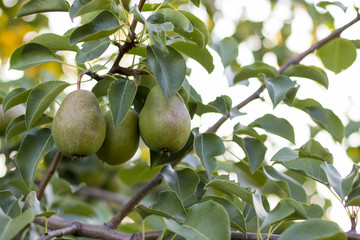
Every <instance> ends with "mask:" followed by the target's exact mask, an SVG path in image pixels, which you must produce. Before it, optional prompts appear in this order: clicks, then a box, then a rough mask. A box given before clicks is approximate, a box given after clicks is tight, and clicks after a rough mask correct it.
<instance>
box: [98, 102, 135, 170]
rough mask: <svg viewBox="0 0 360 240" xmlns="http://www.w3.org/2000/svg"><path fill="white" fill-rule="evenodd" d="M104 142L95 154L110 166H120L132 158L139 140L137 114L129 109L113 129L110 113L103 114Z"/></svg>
mask: <svg viewBox="0 0 360 240" xmlns="http://www.w3.org/2000/svg"><path fill="white" fill-rule="evenodd" d="M105 122H106V136H105V141H104V143H103V145H102V146H101V148H100V149H99V151H98V152H97V153H96V155H97V156H98V158H99V159H101V160H103V161H104V162H106V163H108V164H110V165H118V164H122V163H124V162H126V161H128V160H130V158H132V156H134V154H135V152H136V150H137V148H138V146H139V140H140V134H139V127H138V114H137V112H135V111H134V110H133V109H130V110H129V111H128V113H127V114H126V117H125V118H124V120H123V121H122V122H121V123H120V124H119V125H118V126H117V127H115V125H114V121H113V117H112V114H111V111H108V112H106V114H105Z"/></svg>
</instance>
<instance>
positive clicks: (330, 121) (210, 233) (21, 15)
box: [0, 0, 360, 240]
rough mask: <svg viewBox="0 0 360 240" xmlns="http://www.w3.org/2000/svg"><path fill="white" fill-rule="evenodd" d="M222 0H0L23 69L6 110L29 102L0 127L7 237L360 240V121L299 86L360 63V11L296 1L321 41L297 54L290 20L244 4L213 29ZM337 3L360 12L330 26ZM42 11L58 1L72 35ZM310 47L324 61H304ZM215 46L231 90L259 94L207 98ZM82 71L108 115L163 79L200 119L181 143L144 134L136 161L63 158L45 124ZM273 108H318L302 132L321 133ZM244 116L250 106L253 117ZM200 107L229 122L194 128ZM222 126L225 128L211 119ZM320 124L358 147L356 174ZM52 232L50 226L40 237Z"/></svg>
mask: <svg viewBox="0 0 360 240" xmlns="http://www.w3.org/2000/svg"><path fill="white" fill-rule="evenodd" d="M219 2H220V1H213V0H202V1H200V0H191V1H189V0H164V1H155V2H154V1H146V0H139V1H138V2H137V1H129V0H120V1H119V0H90V1H83V0H75V1H69V2H68V1H66V0H56V1H55V0H41V1H40V0H29V1H26V2H21V3H20V2H19V3H17V4H15V5H14V6H10V7H9V6H6V5H4V3H2V2H0V7H1V11H0V26H1V28H0V57H1V61H0V62H1V63H3V64H4V65H5V64H9V66H10V69H12V70H18V71H20V72H21V73H23V76H22V77H21V78H18V79H12V80H10V81H0V103H2V109H3V112H4V113H6V111H7V110H9V109H11V108H12V107H14V106H17V105H23V106H26V110H25V112H24V114H22V115H21V116H19V117H16V118H14V119H12V121H11V122H10V123H9V124H8V125H7V129H6V132H5V135H4V136H1V139H0V143H1V145H0V149H1V155H0V160H4V161H3V164H2V162H1V161H0V170H1V171H0V173H1V172H4V174H2V176H1V177H0V239H34V238H36V237H40V236H41V239H50V238H51V237H62V236H63V235H64V233H65V235H67V236H69V238H70V236H71V239H73V238H75V239H83V237H92V236H96V238H102V239H114V238H115V237H116V238H117V239H130V238H131V239H133V236H135V238H136V239H142V237H143V239H155V238H158V237H159V239H189V240H191V239H204V240H213V239H214V240H215V239H216V240H217V239H221V240H222V239H224V240H225V239H232V238H234V239H235V238H236V239H265V238H267V239H269V236H270V235H273V236H272V238H274V239H284V240H286V239H305V240H307V239H309V240H310V239H312V240H315V239H347V238H348V237H349V234H352V237H353V238H351V239H360V236H359V235H357V234H356V233H354V231H355V230H356V223H357V215H358V212H359V206H360V200H359V189H360V181H359V180H360V178H359V166H358V165H357V163H358V162H359V161H360V146H351V145H350V144H349V142H350V140H349V139H350V138H351V136H352V135H353V134H359V132H360V122H359V121H356V120H351V119H344V118H343V117H342V116H341V117H339V116H337V115H336V112H334V110H332V109H328V108H326V107H324V106H322V104H321V103H320V101H319V100H317V98H318V96H315V97H313V98H306V99H301V98H300V97H299V96H298V90H299V89H301V90H302V89H303V88H304V89H305V90H306V88H307V87H308V86H309V85H307V84H303V83H305V82H303V81H302V79H306V80H312V82H311V83H310V84H313V85H314V86H322V87H323V88H324V89H327V88H328V87H329V85H330V84H331V78H330V77H328V75H329V76H330V75H331V76H332V75H333V73H335V74H338V73H340V72H343V71H346V69H348V68H349V67H351V66H352V65H353V64H354V62H355V60H356V58H357V48H358V46H359V41H360V39H355V40H354V39H347V38H345V37H341V33H342V32H343V31H344V30H346V29H348V28H351V27H352V25H353V24H355V23H356V22H358V21H360V16H359V14H358V13H357V11H358V9H357V8H356V7H355V6H345V5H343V4H342V3H340V2H329V1H321V2H319V3H318V4H317V6H316V5H313V4H310V3H308V2H307V1H303V0H297V1H290V3H289V4H291V6H287V7H288V8H289V9H288V11H289V12H290V14H291V16H292V17H293V16H295V12H296V11H297V10H298V9H306V11H307V14H308V16H309V17H310V18H311V19H312V23H313V29H312V34H313V35H312V37H313V39H312V42H314V44H313V45H312V46H308V47H309V50H306V51H304V52H302V53H295V52H293V51H292V50H290V49H289V46H288V44H287V40H288V39H289V38H290V37H291V36H292V35H293V34H294V33H296V31H297V29H293V28H292V27H291V24H292V19H291V17H290V18H289V19H286V20H284V21H282V22H281V24H282V27H281V28H279V31H278V32H277V33H276V36H277V38H278V39H277V40H276V43H275V44H274V43H272V44H270V43H269V42H271V39H268V38H267V37H268V36H267V34H266V25H268V24H269V22H267V21H266V20H264V21H252V20H250V18H249V19H247V17H246V14H245V15H243V16H240V15H241V13H240V11H239V13H238V14H239V20H238V22H237V23H236V26H235V28H234V31H233V33H232V34H231V36H227V37H224V36H222V37H221V39H217V38H218V36H216V32H215V30H214V29H215V28H216V26H217V25H216V24H217V17H218V15H219V14H221V11H222V10H221V9H220V8H218V4H217V3H219ZM264 2H266V3H267V4H269V8H270V11H274V12H275V9H276V8H277V7H279V6H282V5H281V4H282V3H281V1H274V0H268V1H264ZM228 7H231V6H228ZM282 7H284V6H282ZM329 8H336V9H337V10H342V11H344V13H343V14H345V13H346V12H349V11H353V12H356V14H355V15H356V17H355V18H354V20H352V21H351V22H349V23H348V24H347V25H345V26H344V27H341V28H338V29H335V27H334V21H335V20H334V17H333V15H332V14H331V12H328V9H329ZM201 10H202V11H201ZM47 12H61V13H58V14H62V15H61V17H62V18H69V19H71V21H74V22H75V24H76V26H75V27H74V28H70V27H69V28H68V29H67V31H66V32H64V33H63V34H55V33H42V32H43V31H41V30H42V29H43V28H48V17H50V18H51V16H52V14H54V13H47ZM201 12H203V13H204V12H206V14H205V15H206V16H202V15H204V14H198V13H201ZM204 19H206V21H204ZM324 26H326V28H327V29H330V30H334V31H333V32H332V33H330V34H329V35H328V36H327V37H326V38H324V39H322V40H319V39H317V35H316V32H317V30H319V29H321V28H323V27H324ZM30 31H33V35H34V34H35V35H36V36H34V37H33V38H32V39H29V38H28V37H26V36H27V35H26V33H27V32H30ZM34 32H35V33H34ZM30 35H31V34H30ZM24 36H25V37H24ZM254 39H256V40H258V43H259V44H258V45H259V46H258V47H256V48H250V51H251V53H252V56H251V57H252V58H253V60H254V61H253V62H252V63H251V64H245V65H241V62H242V61H243V56H242V55H241V53H240V52H239V51H238V50H239V49H241V48H240V47H243V46H244V44H245V45H246V43H249V42H250V41H253V40H254ZM239 46H240V47H239ZM313 53H315V54H313ZM268 54H272V55H273V56H275V58H276V61H275V62H273V63H272V64H270V63H269V62H268V61H266V56H268ZM309 54H313V55H314V57H317V58H318V60H320V61H319V63H322V64H314V65H309V64H305V63H303V62H302V60H303V58H304V57H306V56H308V55H309ZM217 58H220V60H221V63H222V65H223V66H222V67H224V75H226V76H227V77H228V81H229V83H230V84H229V85H230V86H229V88H232V89H237V88H238V87H241V88H246V89H251V87H252V86H256V87H257V90H255V92H253V93H251V92H250V90H248V91H247V92H248V93H249V92H250V93H249V94H248V96H244V97H243V99H244V100H243V101H241V102H240V103H234V102H233V101H234V99H233V98H232V97H231V96H228V95H219V96H212V99H215V100H213V101H210V102H205V101H203V98H204V96H201V95H200V94H199V93H198V91H199V89H196V87H195V86H196V84H194V81H196V79H195V80H194V73H193V72H192V70H193V69H199V68H203V69H202V70H204V71H203V74H204V75H203V78H207V77H208V74H211V73H212V72H213V71H214V69H216V67H218V66H216V65H215V61H216V59H217ZM195 62H197V63H195ZM315 65H316V66H315ZM1 71H7V70H3V69H0V72H1ZM81 79H83V80H82V81H83V82H82V85H81V87H82V88H88V89H89V90H91V91H92V92H93V93H94V94H95V96H96V97H97V100H98V102H99V104H100V107H101V109H102V111H103V112H106V111H108V110H110V111H111V113H112V116H113V120H114V124H115V125H116V126H117V125H119V124H120V123H121V122H122V121H123V119H124V118H125V116H126V114H127V112H128V111H129V109H130V108H131V109H134V110H135V111H136V112H137V113H140V112H141V110H142V108H143V106H144V103H145V100H146V98H147V95H148V93H149V92H150V90H151V88H152V87H154V86H156V85H159V86H160V89H161V91H162V93H163V94H164V95H165V97H167V98H170V97H173V96H174V95H179V96H181V97H182V99H183V100H184V103H185V104H186V107H187V109H188V111H189V113H190V116H191V118H192V120H193V126H192V127H193V129H192V132H191V134H190V137H189V139H188V141H187V143H186V144H185V146H183V147H182V149H181V150H180V151H178V152H172V153H170V152H165V153H164V152H161V151H160V152H155V151H152V150H149V149H148V147H147V146H146V145H145V144H144V143H141V144H140V146H139V149H138V152H137V154H136V155H135V156H134V157H133V158H132V160H130V161H129V162H126V163H124V164H122V165H119V166H110V165H107V164H106V163H103V162H102V161H100V160H99V159H98V157H97V156H96V155H95V154H94V155H91V156H87V157H84V158H76V157H73V158H70V157H68V156H62V154H61V153H60V152H59V151H58V150H57V147H56V144H55V143H54V141H53V139H52V135H51V127H52V125H51V124H52V121H53V117H54V115H55V113H56V111H57V109H58V107H59V103H61V102H62V101H63V99H64V97H65V96H66V94H67V93H69V92H70V91H73V90H74V87H75V86H76V85H77V87H78V88H79V87H80V81H81ZM205 88H206V86H205ZM199 92H200V91H199ZM319 94H321V93H319ZM250 102H258V104H259V106H260V105H266V104H267V105H269V104H271V107H272V111H270V113H265V112H261V111H259V110H258V109H256V108H255V107H251V106H250V107H247V108H244V109H243V107H245V106H247V105H248V104H249V103H250ZM236 104H237V105H236ZM279 107H282V108H285V109H287V111H289V112H291V111H298V112H301V113H302V114H303V115H302V116H308V119H311V120H312V122H313V124H312V126H309V128H308V129H310V130H314V129H315V130H316V131H315V132H314V131H313V132H312V133H313V134H312V135H311V137H310V138H309V139H307V141H306V143H304V144H300V143H298V142H297V141H296V139H297V137H296V135H297V134H298V132H299V131H303V130H299V129H297V128H296V127H295V123H294V122H293V118H292V117H291V116H290V113H289V114H288V115H285V116H284V115H282V116H279V115H278V114H277V113H278V112H277V111H276V110H277V109H278V108H279ZM299 110H300V111H299ZM246 114H253V116H255V117H254V118H253V120H252V121H249V122H248V123H246V121H244V120H243V119H244V115H246ZM1 116H2V115H1V114H0V117H1ZM203 116H215V117H219V120H218V121H215V122H212V124H210V127H209V128H208V129H207V130H204V129H203V126H202V125H201V124H198V125H196V123H197V122H199V121H197V120H199V119H202V118H203ZM212 119H213V118H212ZM211 121H213V120H211ZM346 121H347V122H349V123H348V124H347V125H344V123H345V122H346ZM225 122H226V124H228V125H227V127H228V128H229V129H231V128H232V131H231V133H229V132H227V133H226V134H225V133H223V131H217V130H218V129H219V128H220V127H221V126H222V125H223V124H224V123H225ZM0 123H1V121H0ZM229 126H230V127H229ZM313 126H316V128H314V127H313ZM319 132H321V133H324V134H328V136H330V137H331V138H332V139H333V140H334V142H337V143H345V144H344V145H348V146H347V148H346V149H345V150H344V151H346V152H347V154H348V156H349V158H351V159H352V161H353V164H352V165H353V167H352V169H351V171H349V172H350V173H349V174H348V175H347V176H345V177H342V176H341V174H340V173H339V172H340V171H339V169H336V167H335V163H336V162H338V161H342V160H341V159H337V158H335V157H333V155H332V154H331V152H332V150H333V149H327V148H326V145H327V144H326V142H325V141H322V140H321V138H318V135H317V134H318V133H319ZM60 160H61V162H60ZM315 183H318V184H321V185H323V186H325V187H326V188H327V189H328V190H329V192H331V193H333V194H334V195H335V197H336V198H337V199H338V200H339V201H340V203H341V204H342V205H343V207H344V211H346V213H347V214H348V216H349V220H348V221H349V222H350V223H351V230H352V232H349V233H346V232H345V231H346V230H348V229H341V228H340V227H339V226H338V224H337V223H336V222H334V221H337V220H338V219H330V220H329V216H328V215H327V212H326V210H327V208H329V207H330V204H329V203H330V201H329V200H328V199H326V200H325V201H324V202H325V203H324V204H323V205H319V204H315V203H313V202H312V200H311V198H312V197H313V196H314V195H316V196H317V195H319V196H320V197H321V198H324V197H323V196H321V195H320V194H319V193H318V192H317V190H316V189H315V190H314V191H312V192H313V193H312V194H309V189H308V188H309V187H308V186H309V185H310V186H313V187H314V186H315ZM310 192H311V191H310ZM274 199H276V200H274ZM53 215H54V216H53ZM339 221H340V220H339ZM31 223H35V224H31ZM103 223H105V225H104V224H103ZM45 225H46V226H47V227H45V229H44V226H45ZM47 228H49V229H50V230H49V234H44V232H46V231H48V229H47ZM58 229H60V230H61V231H56V230H58ZM94 232H96V235H95V233H94ZM133 233H136V234H134V235H132V234H133ZM264 234H265V235H264ZM142 235H143V236H142ZM75 236H77V237H75ZM135 238H134V239H135ZM66 239H68V238H66Z"/></svg>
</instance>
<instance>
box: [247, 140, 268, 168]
mask: <svg viewBox="0 0 360 240" xmlns="http://www.w3.org/2000/svg"><path fill="white" fill-rule="evenodd" d="M243 141H244V147H243V150H244V152H245V154H246V158H247V160H248V162H249V167H250V171H251V173H253V174H254V173H255V171H256V170H257V169H258V168H259V167H260V166H261V164H262V163H263V161H264V159H265V153H266V150H267V147H265V145H264V143H263V142H262V141H260V140H259V139H256V138H244V139H243Z"/></svg>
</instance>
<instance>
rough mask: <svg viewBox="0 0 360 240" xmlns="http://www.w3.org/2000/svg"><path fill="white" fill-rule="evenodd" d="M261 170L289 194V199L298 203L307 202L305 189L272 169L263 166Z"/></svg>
mask: <svg viewBox="0 0 360 240" xmlns="http://www.w3.org/2000/svg"><path fill="white" fill-rule="evenodd" d="M263 170H264V174H265V175H266V176H267V178H268V179H270V180H272V181H275V182H277V183H279V185H280V186H282V188H283V189H284V190H285V191H286V192H287V193H288V194H289V196H290V197H291V198H293V199H294V200H296V201H298V202H304V203H306V202H307V195H306V192H305V189H304V188H303V186H302V185H301V184H300V183H298V182H297V181H295V180H294V179H292V178H291V177H289V176H287V175H285V174H284V173H282V172H278V171H277V170H276V169H275V168H273V167H270V166H265V167H264V169H263Z"/></svg>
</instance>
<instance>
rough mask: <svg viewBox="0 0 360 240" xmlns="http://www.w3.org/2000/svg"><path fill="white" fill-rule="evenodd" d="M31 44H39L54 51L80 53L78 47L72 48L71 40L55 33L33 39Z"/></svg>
mask: <svg viewBox="0 0 360 240" xmlns="http://www.w3.org/2000/svg"><path fill="white" fill-rule="evenodd" d="M30 43H37V44H40V45H42V46H44V47H47V48H48V49H50V50H52V51H60V50H62V51H74V52H76V51H78V50H79V48H78V47H77V46H76V45H73V46H71V45H70V43H69V38H67V37H63V36H59V35H56V34H54V33H45V34H41V35H39V36H36V37H35V38H33V39H32V40H31V41H30Z"/></svg>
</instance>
